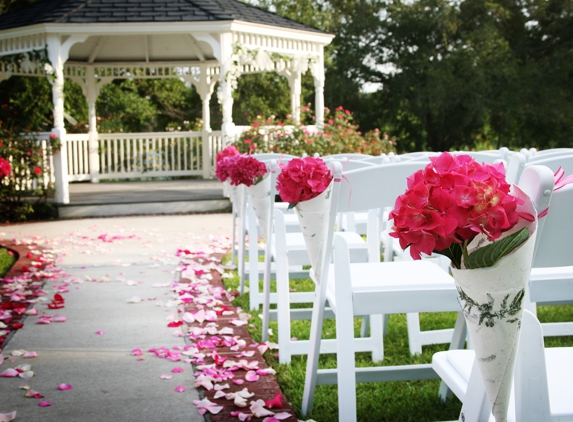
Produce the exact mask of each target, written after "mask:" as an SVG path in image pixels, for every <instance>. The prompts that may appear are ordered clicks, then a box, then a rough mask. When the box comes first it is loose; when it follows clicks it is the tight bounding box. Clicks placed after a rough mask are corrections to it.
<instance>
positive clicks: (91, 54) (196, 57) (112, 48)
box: [68, 34, 215, 64]
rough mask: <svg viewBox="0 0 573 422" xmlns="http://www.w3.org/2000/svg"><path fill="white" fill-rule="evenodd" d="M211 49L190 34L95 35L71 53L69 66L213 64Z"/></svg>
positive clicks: (75, 45) (78, 45) (77, 45)
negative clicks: (124, 63) (136, 63)
mask: <svg viewBox="0 0 573 422" xmlns="http://www.w3.org/2000/svg"><path fill="white" fill-rule="evenodd" d="M214 59H215V58H214V56H213V49H212V47H211V46H210V45H209V44H207V43H205V42H202V41H197V40H196V39H195V38H193V36H192V35H190V34H183V35H182V36H178V37H174V36H173V35H166V34H154V35H114V36H111V35H96V36H90V37H89V38H88V39H87V40H86V41H85V42H83V43H77V44H74V45H73V46H72V48H71V49H70V55H69V59H68V61H69V62H80V63H94V64H98V63H114V62H141V63H146V62H152V63H159V62H169V63H175V62H204V61H209V60H214Z"/></svg>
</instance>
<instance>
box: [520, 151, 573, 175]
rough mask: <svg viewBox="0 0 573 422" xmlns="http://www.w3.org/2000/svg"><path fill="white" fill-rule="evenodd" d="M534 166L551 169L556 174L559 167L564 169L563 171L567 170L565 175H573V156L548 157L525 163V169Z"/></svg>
mask: <svg viewBox="0 0 573 422" xmlns="http://www.w3.org/2000/svg"><path fill="white" fill-rule="evenodd" d="M532 165H535V166H546V167H549V168H550V169H551V170H552V171H553V172H554V173H555V172H556V171H557V169H558V168H559V167H562V168H563V170H565V174H573V154H572V153H562V154H558V155H552V156H546V157H544V158H542V159H539V160H537V159H535V160H532V159H531V158H530V159H529V160H528V161H527V162H526V163H525V167H528V166H532Z"/></svg>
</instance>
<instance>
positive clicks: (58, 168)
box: [48, 35, 70, 204]
mask: <svg viewBox="0 0 573 422" xmlns="http://www.w3.org/2000/svg"><path fill="white" fill-rule="evenodd" d="M48 58H49V59H50V62H51V63H52V67H53V69H54V74H53V78H52V80H51V83H52V102H53V103H54V127H53V128H52V135H54V136H56V137H58V138H59V139H60V142H61V148H60V150H59V151H56V152H55V153H54V175H55V178H56V202H58V203H61V204H68V203H69V202H70V191H69V186H68V154H67V145H66V128H65V127H64V62H65V59H64V57H63V52H62V48H61V43H60V37H59V36H57V35H49V36H48Z"/></svg>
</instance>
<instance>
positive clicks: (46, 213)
mask: <svg viewBox="0 0 573 422" xmlns="http://www.w3.org/2000/svg"><path fill="white" fill-rule="evenodd" d="M10 112H11V111H10V109H9V107H8V105H7V104H4V105H2V106H1V107H0V223H15V222H21V221H28V220H37V219H46V218H49V217H51V216H53V215H54V208H53V207H52V205H51V204H49V203H48V202H47V198H48V195H49V194H50V193H51V192H52V190H53V186H52V184H51V183H49V182H48V180H49V178H48V176H49V174H48V171H49V169H48V168H47V166H46V163H45V157H47V156H48V155H47V154H46V155H44V154H45V153H46V151H42V146H41V144H40V142H39V141H38V140H37V139H36V138H35V137H34V136H33V135H29V134H23V133H22V132H21V131H20V130H19V128H18V127H16V126H14V125H10V124H9V123H8V120H7V119H6V117H8V116H7V115H8V114H10ZM58 145H59V139H57V138H53V137H52V138H51V139H50V140H49V142H48V143H47V148H48V149H57V148H58Z"/></svg>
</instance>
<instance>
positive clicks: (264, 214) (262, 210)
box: [247, 173, 271, 240]
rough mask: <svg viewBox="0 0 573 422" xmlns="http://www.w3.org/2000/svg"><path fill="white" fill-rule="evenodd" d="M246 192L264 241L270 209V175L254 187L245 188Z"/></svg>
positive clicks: (266, 236) (266, 237)
mask: <svg viewBox="0 0 573 422" xmlns="http://www.w3.org/2000/svg"><path fill="white" fill-rule="evenodd" d="M247 192H248V193H249V200H250V201H251V204H252V205H253V209H254V210H255V214H256V215H257V220H258V222H259V226H260V227H261V232H262V234H263V237H264V238H265V240H267V239H268V233H267V232H268V224H269V218H270V215H269V209H270V200H271V199H270V197H271V177H270V173H267V175H266V177H265V178H264V179H263V180H261V181H260V182H259V183H257V184H256V185H251V186H249V187H247Z"/></svg>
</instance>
